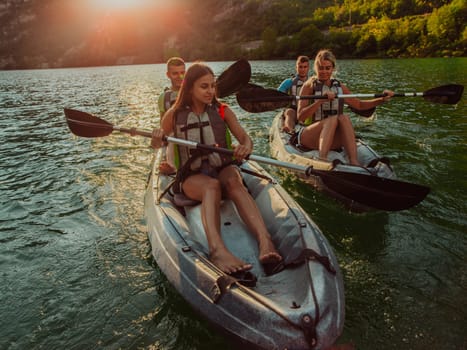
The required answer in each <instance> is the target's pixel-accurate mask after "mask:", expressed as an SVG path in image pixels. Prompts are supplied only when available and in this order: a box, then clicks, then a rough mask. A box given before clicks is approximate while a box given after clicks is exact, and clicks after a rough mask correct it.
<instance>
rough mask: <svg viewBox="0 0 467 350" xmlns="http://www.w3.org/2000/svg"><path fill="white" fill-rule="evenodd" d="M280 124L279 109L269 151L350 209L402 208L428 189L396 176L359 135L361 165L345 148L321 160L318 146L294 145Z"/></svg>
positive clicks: (422, 195) (307, 180) (389, 209)
mask: <svg viewBox="0 0 467 350" xmlns="http://www.w3.org/2000/svg"><path fill="white" fill-rule="evenodd" d="M282 127H283V117H282V112H280V113H278V114H277V115H276V116H275V118H274V120H273V123H272V126H271V129H270V134H269V141H270V149H271V155H272V156H273V157H274V158H276V159H277V160H279V161H283V162H289V163H292V164H295V165H297V166H298V167H299V169H298V171H297V172H296V174H297V175H298V176H299V177H300V179H302V180H303V181H305V182H308V183H310V184H311V185H313V186H314V187H315V188H316V189H318V190H320V191H323V192H325V193H327V194H329V195H331V196H332V197H334V198H335V199H337V200H339V201H341V202H342V203H344V204H345V205H346V206H347V207H349V209H351V210H352V211H357V212H359V211H368V210H374V209H379V210H388V211H396V210H403V209H407V208H410V207H412V206H414V205H416V204H418V203H419V202H420V201H422V200H423V199H424V198H425V197H426V195H427V194H428V192H429V188H427V187H425V186H421V185H417V184H413V183H408V182H403V181H399V180H397V179H396V174H395V172H394V170H393V167H392V166H391V165H390V162H389V159H387V158H385V157H381V156H380V155H379V154H378V153H377V152H376V151H374V150H373V149H372V148H371V147H370V146H369V145H368V144H367V143H365V142H364V141H362V140H360V139H358V140H357V156H358V160H359V163H360V164H361V166H354V165H350V164H349V158H348V156H347V154H346V152H345V150H344V149H342V150H331V151H330V152H329V154H328V159H326V160H323V159H321V158H319V152H318V150H308V149H303V148H301V147H299V146H297V145H296V142H293V141H291V138H292V137H293V134H290V133H286V132H284V131H282ZM298 128H299V127H298V126H297V130H298ZM302 168H304V169H307V168H308V169H312V171H311V170H310V171H308V172H306V171H303V170H302Z"/></svg>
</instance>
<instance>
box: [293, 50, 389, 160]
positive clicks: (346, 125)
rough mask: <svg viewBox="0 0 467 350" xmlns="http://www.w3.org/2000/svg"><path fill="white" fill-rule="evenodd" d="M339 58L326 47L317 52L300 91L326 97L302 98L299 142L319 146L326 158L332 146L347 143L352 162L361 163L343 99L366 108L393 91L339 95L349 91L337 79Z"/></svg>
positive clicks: (359, 107) (316, 147)
mask: <svg viewBox="0 0 467 350" xmlns="http://www.w3.org/2000/svg"><path fill="white" fill-rule="evenodd" d="M335 71H336V58H335V56H334V54H333V53H332V52H331V51H330V50H327V49H324V50H321V51H319V52H318V54H317V55H316V58H315V62H314V72H315V75H313V76H312V77H310V78H309V79H308V80H307V81H306V82H305V84H304V85H303V86H302V89H301V90H300V95H303V96H309V95H323V96H327V99H314V100H311V101H310V100H306V99H303V100H300V101H299V103H298V121H299V123H300V124H302V126H303V127H302V128H301V129H300V131H299V134H298V144H299V145H300V146H304V147H306V148H309V149H318V150H319V157H320V158H322V159H327V156H328V153H329V151H330V150H331V149H340V148H341V147H344V148H345V150H346V152H347V154H348V156H349V161H350V164H352V165H360V164H359V162H358V159H357V145H356V142H355V132H354V129H353V125H352V121H351V120H350V117H349V116H348V115H346V114H343V105H344V103H345V104H347V105H349V106H351V107H353V108H355V109H357V110H358V109H359V110H367V109H371V108H374V107H376V106H379V105H381V104H382V103H384V102H386V101H389V100H390V99H391V97H392V96H393V95H394V92H392V91H390V90H385V91H384V93H385V94H386V95H387V96H385V97H381V98H375V99H371V100H360V99H358V98H345V99H339V98H336V96H337V95H342V94H350V93H351V92H350V90H349V89H348V88H347V86H345V85H344V84H342V83H340V82H339V81H338V80H336V79H334V73H335Z"/></svg>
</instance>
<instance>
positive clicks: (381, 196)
mask: <svg viewBox="0 0 467 350" xmlns="http://www.w3.org/2000/svg"><path fill="white" fill-rule="evenodd" d="M65 116H66V118H67V124H68V127H69V128H70V130H71V131H72V132H73V134H75V135H77V136H81V137H91V138H95V137H103V136H108V135H110V134H111V133H112V132H113V131H119V132H122V133H127V134H130V135H132V136H135V135H140V136H144V137H148V138H151V137H152V132H151V131H148V130H142V129H137V128H125V127H120V126H114V125H112V124H111V123H109V122H107V121H105V120H103V119H100V118H98V117H95V116H93V115H92V114H89V113H86V112H82V111H78V110H73V109H67V108H65ZM164 140H165V141H168V142H171V143H175V144H179V145H182V146H186V147H190V148H198V149H204V150H206V151H209V152H218V153H224V154H228V155H234V151H232V150H230V149H225V148H221V147H216V146H212V145H205V144H200V143H197V142H193V141H188V140H183V139H178V138H174V137H164ZM248 159H251V160H253V161H256V162H260V163H265V164H269V165H274V166H279V167H284V168H288V169H290V170H294V171H297V172H300V173H302V174H304V175H305V176H307V177H308V176H311V175H313V176H318V177H319V178H320V179H321V181H322V182H323V183H324V184H325V185H326V186H327V187H328V188H329V189H331V190H332V191H334V192H337V193H341V194H343V195H344V196H346V197H347V198H349V199H350V200H352V201H355V202H358V203H362V204H364V205H367V206H369V207H373V208H377V209H383V210H402V209H407V208H409V207H411V206H413V205H415V204H417V203H419V202H420V201H421V200H423V199H424V198H425V197H426V195H427V194H428V192H429V188H428V187H426V186H420V185H416V184H411V183H407V182H401V181H397V180H389V179H384V178H379V177H376V176H369V175H363V174H358V173H348V172H340V171H325V170H317V169H314V168H313V167H312V166H308V167H306V166H303V165H298V164H293V163H288V162H282V161H279V160H275V159H271V158H266V157H261V156H256V155H250V156H249V157H248Z"/></svg>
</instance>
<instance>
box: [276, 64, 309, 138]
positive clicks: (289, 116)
mask: <svg viewBox="0 0 467 350" xmlns="http://www.w3.org/2000/svg"><path fill="white" fill-rule="evenodd" d="M295 70H296V72H297V74H296V75H295V76H293V77H290V78H288V79H285V80H284V81H283V82H282V83H281V84H280V85H279V88H278V90H279V91H281V92H284V93H287V94H289V95H292V96H298V95H300V88H301V87H302V85H303V83H304V82H305V81H306V80H307V79H308V72H309V70H310V59H309V58H308V56H298V58H297V62H296V64H295ZM296 122H297V101H296V100H294V101H292V103H291V105H290V107H289V108H287V109H286V110H285V111H284V126H283V128H282V130H283V131H285V132H288V133H291V132H293V131H294V130H295V124H296Z"/></svg>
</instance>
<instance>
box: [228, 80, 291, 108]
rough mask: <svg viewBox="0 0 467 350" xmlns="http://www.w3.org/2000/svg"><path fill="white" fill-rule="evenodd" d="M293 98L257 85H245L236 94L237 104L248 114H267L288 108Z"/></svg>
mask: <svg viewBox="0 0 467 350" xmlns="http://www.w3.org/2000/svg"><path fill="white" fill-rule="evenodd" d="M293 99H294V98H293V97H292V96H289V95H288V94H285V93H283V92H281V91H278V90H274V89H265V88H263V87H261V86H259V85H255V84H247V85H246V86H245V87H244V88H243V89H241V90H240V91H239V92H237V102H238V104H239V105H240V107H242V108H243V109H244V110H245V111H247V112H250V113H262V112H269V111H273V110H275V109H279V108H285V107H288V106H289V105H290V103H291V101H292V100H293Z"/></svg>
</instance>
